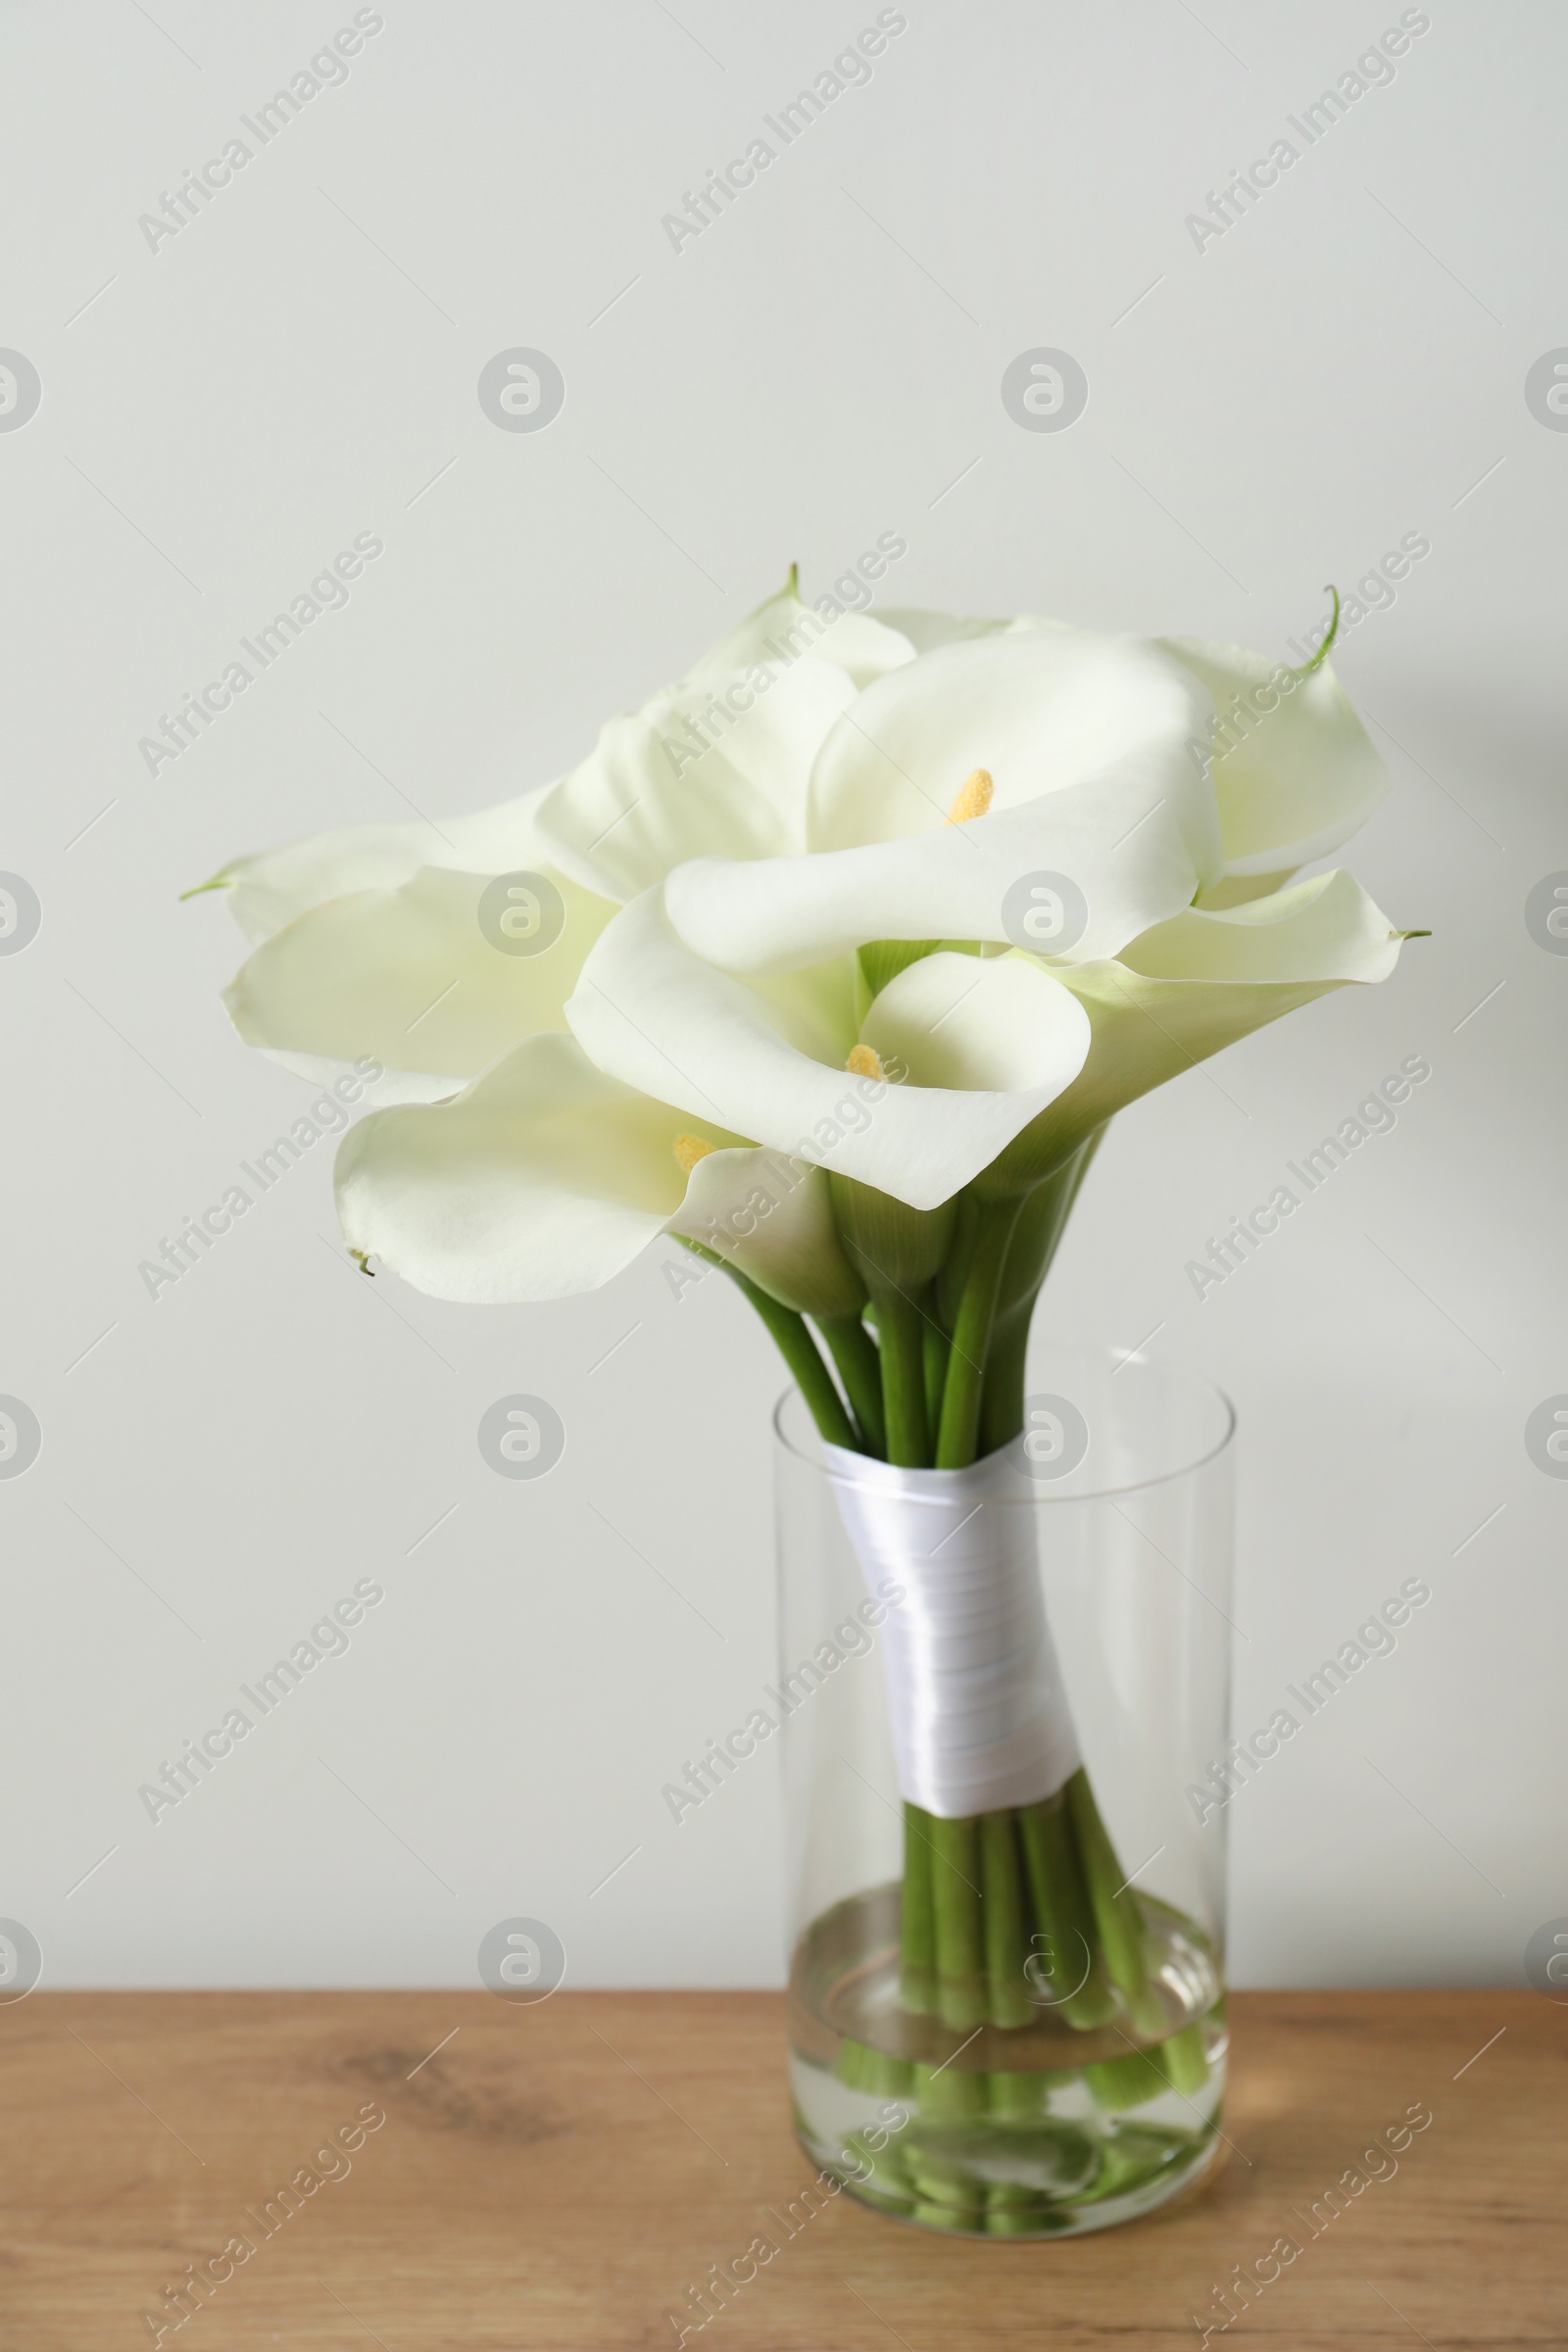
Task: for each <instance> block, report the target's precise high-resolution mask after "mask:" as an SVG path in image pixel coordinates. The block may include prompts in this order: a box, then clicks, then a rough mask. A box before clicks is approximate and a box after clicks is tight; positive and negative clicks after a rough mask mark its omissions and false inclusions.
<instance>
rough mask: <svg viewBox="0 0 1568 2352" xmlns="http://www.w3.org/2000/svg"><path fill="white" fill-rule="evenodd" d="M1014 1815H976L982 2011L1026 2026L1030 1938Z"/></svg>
mask: <svg viewBox="0 0 1568 2352" xmlns="http://www.w3.org/2000/svg"><path fill="white" fill-rule="evenodd" d="M1013 1819H1014V1816H1013V1815H1012V1814H1011V1813H1010V1812H1003V1813H983V1814H981V1816H980V1874H981V1876H980V1885H981V1889H982V1892H983V1895H984V1905H983V1909H982V1913H981V1920H982V1925H983V1928H984V1932H985V1949H986V2014H987V2016H988V2017H989V2018H990V2021H991V2023H992V2024H993V2025H994V2026H1026V2025H1027V2024H1028V2023H1029V2020H1030V2018H1031V2016H1032V2015H1033V2010H1032V2007H1031V2004H1030V2000H1029V1993H1028V1988H1027V1985H1026V1983H1025V1979H1024V1973H1023V1964H1024V1961H1025V1960H1026V1958H1027V1957H1028V1942H1027V1938H1026V1935H1025V1930H1024V1906H1023V1886H1022V1880H1021V1874H1020V1871H1019V1867H1018V1840H1017V1836H1016V1833H1015V1832H1014V1829H1013Z"/></svg>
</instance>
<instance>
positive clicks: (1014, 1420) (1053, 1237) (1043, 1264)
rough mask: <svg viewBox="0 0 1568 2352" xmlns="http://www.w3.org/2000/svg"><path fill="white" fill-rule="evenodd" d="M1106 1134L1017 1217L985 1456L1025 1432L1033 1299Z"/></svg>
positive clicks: (993, 1362)
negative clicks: (1024, 1404) (1025, 1377)
mask: <svg viewBox="0 0 1568 2352" xmlns="http://www.w3.org/2000/svg"><path fill="white" fill-rule="evenodd" d="M1104 1132H1105V1131H1104V1129H1103V1127H1099V1128H1097V1129H1096V1130H1095V1132H1094V1134H1093V1135H1091V1136H1090V1138H1089V1140H1088V1142H1087V1143H1085V1144H1083V1145H1082V1146H1081V1147H1080V1148H1079V1150H1078V1151H1076V1152H1074V1153H1073V1155H1072V1157H1071V1158H1070V1159H1069V1160H1067V1161H1066V1162H1065V1163H1064V1164H1063V1165H1062V1166H1061V1167H1059V1168H1058V1169H1057V1170H1056V1172H1055V1174H1054V1176H1048V1177H1047V1178H1046V1180H1045V1182H1044V1184H1038V1185H1036V1187H1035V1189H1034V1191H1033V1192H1032V1193H1029V1194H1027V1195H1026V1196H1025V1198H1024V1202H1023V1206H1022V1207H1021V1209H1020V1210H1019V1212H1018V1220H1017V1223H1016V1224H1015V1225H1014V1226H1013V1229H1012V1238H1011V1240H1010V1241H1009V1242H1008V1244H1007V1255H1006V1260H1005V1264H1004V1266H1003V1269H1002V1289H1001V1293H1000V1295H999V1297H998V1300H997V1319H996V1325H995V1328H994V1330H993V1332H992V1337H991V1352H990V1355H989V1357H988V1359H987V1362H986V1377H985V1389H984V1392H983V1395H982V1397H981V1401H980V1443H979V1450H980V1452H981V1453H982V1454H987V1453H995V1452H996V1450H997V1448H998V1447H999V1446H1006V1445H1009V1444H1010V1443H1011V1441H1012V1440H1013V1439H1014V1438H1015V1437H1017V1436H1018V1434H1019V1432H1020V1431H1021V1430H1022V1428H1023V1395H1024V1372H1025V1361H1026V1358H1027V1356H1028V1352H1029V1326H1030V1322H1031V1320H1032V1319H1033V1316H1034V1310H1035V1300H1036V1299H1038V1298H1039V1296H1040V1286H1041V1284H1042V1283H1043V1282H1044V1281H1045V1279H1046V1275H1047V1273H1048V1272H1049V1271H1050V1268H1051V1262H1052V1260H1053V1258H1054V1256H1055V1254H1056V1246H1057V1244H1058V1243H1059V1242H1060V1240H1061V1237H1062V1233H1063V1231H1064V1230H1065V1228H1066V1223H1067V1219H1068V1216H1069V1215H1070V1214H1071V1211H1072V1204H1073V1202H1074V1201H1076V1200H1077V1198H1078V1192H1079V1188H1080V1186H1081V1185H1082V1183H1083V1180H1084V1177H1085V1175H1086V1174H1087V1172H1088V1168H1089V1163H1090V1161H1091V1160H1092V1159H1093V1158H1094V1156H1095V1152H1097V1150H1098V1149H1099V1146H1100V1140H1101V1137H1102V1136H1103V1134H1104Z"/></svg>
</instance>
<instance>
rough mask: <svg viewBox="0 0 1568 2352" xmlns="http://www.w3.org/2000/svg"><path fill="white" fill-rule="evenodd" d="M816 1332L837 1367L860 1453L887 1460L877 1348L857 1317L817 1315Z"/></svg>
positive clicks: (880, 1371)
mask: <svg viewBox="0 0 1568 2352" xmlns="http://www.w3.org/2000/svg"><path fill="white" fill-rule="evenodd" d="M816 1325H817V1329H818V1330H819V1331H820V1332H821V1334H822V1337H823V1339H824V1340H826V1342H827V1344H828V1348H829V1351H830V1353H831V1354H832V1357H833V1361H834V1363H835V1364H837V1366H838V1372H839V1378H840V1380H841V1381H842V1382H843V1383H844V1393H845V1395H846V1396H847V1397H848V1398H849V1400H850V1406H851V1409H852V1411H853V1412H854V1414H855V1418H856V1420H857V1421H858V1424H859V1427H860V1434H861V1437H862V1438H863V1439H864V1441H865V1442H864V1445H863V1446H862V1448H861V1450H862V1451H863V1452H866V1453H874V1454H875V1455H876V1456H877V1458H878V1460H879V1461H885V1460H886V1459H887V1450H888V1431H887V1417H886V1415H885V1413H884V1412H883V1409H882V1362H881V1357H880V1355H879V1354H878V1351H877V1344H876V1342H875V1340H873V1339H872V1337H871V1334H870V1333H869V1332H868V1331H867V1330H866V1328H865V1325H864V1324H863V1323H862V1322H861V1320H860V1318H859V1316H858V1314H856V1315H819V1316H818V1317H817V1318H816Z"/></svg>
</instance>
